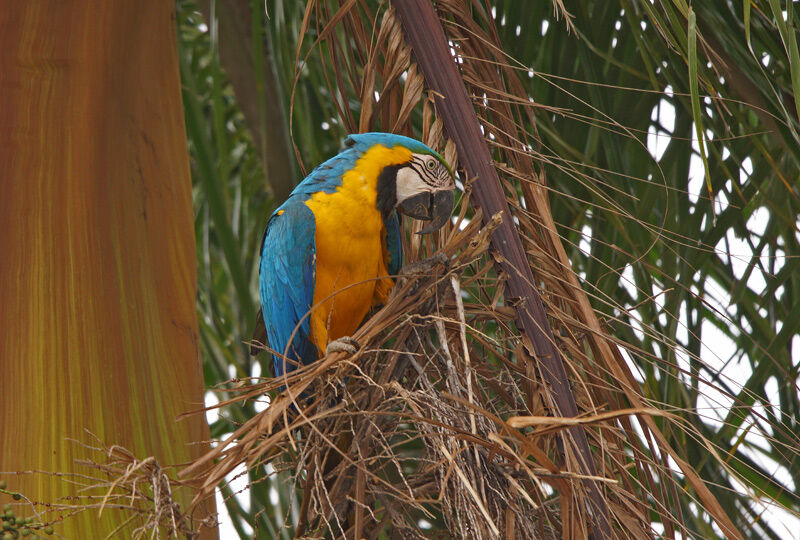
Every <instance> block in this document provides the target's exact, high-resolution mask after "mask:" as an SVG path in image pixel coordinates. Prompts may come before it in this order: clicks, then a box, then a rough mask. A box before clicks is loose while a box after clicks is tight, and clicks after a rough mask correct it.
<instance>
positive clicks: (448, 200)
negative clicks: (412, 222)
mask: <svg viewBox="0 0 800 540" xmlns="http://www.w3.org/2000/svg"><path fill="white" fill-rule="evenodd" d="M455 203H456V195H455V190H453V189H447V190H439V191H434V192H433V193H419V194H417V195H414V196H413V197H409V198H408V199H406V200H404V201H403V202H401V203H400V205H399V206H400V211H401V212H403V213H404V214H405V215H407V216H409V217H412V218H416V219H421V220H423V221H430V223H428V225H427V226H426V227H425V228H424V229H422V230H421V231H419V232H418V233H417V234H428V233H432V232H433V231H436V230H439V229H441V228H442V225H444V224H445V223H447V220H448V219H450V214H452V213H453V207H454V206H455Z"/></svg>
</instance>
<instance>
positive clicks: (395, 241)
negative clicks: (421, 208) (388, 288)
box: [383, 212, 403, 276]
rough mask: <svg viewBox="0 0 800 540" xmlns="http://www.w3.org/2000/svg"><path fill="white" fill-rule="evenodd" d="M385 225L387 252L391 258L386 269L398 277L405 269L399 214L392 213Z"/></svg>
mask: <svg viewBox="0 0 800 540" xmlns="http://www.w3.org/2000/svg"><path fill="white" fill-rule="evenodd" d="M383 224H384V226H385V227H386V250H387V251H388V252H389V257H390V258H389V261H388V264H387V265H386V268H387V270H389V275H390V276H396V275H397V273H398V272H399V271H400V268H402V267H403V244H402V242H401V240H400V219H399V218H398V216H397V212H392V213H391V214H390V215H389V217H388V218H386V220H385V221H384V222H383Z"/></svg>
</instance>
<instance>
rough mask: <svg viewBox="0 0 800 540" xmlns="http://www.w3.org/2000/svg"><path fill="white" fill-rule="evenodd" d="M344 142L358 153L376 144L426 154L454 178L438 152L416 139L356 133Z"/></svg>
mask: <svg viewBox="0 0 800 540" xmlns="http://www.w3.org/2000/svg"><path fill="white" fill-rule="evenodd" d="M344 142H345V145H346V146H349V147H352V148H355V149H356V150H358V151H359V152H360V153H363V152H366V151H367V150H369V149H370V148H372V147H373V146H375V145H376V144H382V145H384V146H387V147H389V148H391V147H393V146H397V145H400V146H404V147H405V148H408V149H409V150H411V152H412V153H414V154H426V155H430V156H433V157H435V158H436V159H437V160H439V162H440V163H441V164H442V165H444V166H445V167H446V168H447V171H448V172H449V173H450V176H452V177H453V178H455V174H453V169H452V167H450V164H449V163H447V161H445V159H444V158H443V157H442V156H441V155H440V154H439V153H438V152H436V151H435V150H434V149H433V148H431V147H430V146H428V145H426V144H424V143H421V142H420V141H418V140H416V139H412V138H411V137H405V136H403V135H396V134H394V133H378V132H372V133H357V134H353V135H349V136H348V137H347V138H346V139H345V141H344Z"/></svg>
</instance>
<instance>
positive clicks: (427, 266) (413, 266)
mask: <svg viewBox="0 0 800 540" xmlns="http://www.w3.org/2000/svg"><path fill="white" fill-rule="evenodd" d="M449 263H450V260H449V259H448V258H447V255H445V254H444V253H442V252H438V253H436V254H435V255H434V256H433V257H428V258H427V259H422V260H421V261H417V262H413V263H410V264H407V265H405V266H404V267H402V268H401V269H400V272H399V274H400V276H414V275H424V274H430V273H431V271H433V269H434V267H436V266H444V267H445V268H447V267H448V265H449Z"/></svg>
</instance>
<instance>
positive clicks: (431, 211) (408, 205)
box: [346, 133, 455, 234]
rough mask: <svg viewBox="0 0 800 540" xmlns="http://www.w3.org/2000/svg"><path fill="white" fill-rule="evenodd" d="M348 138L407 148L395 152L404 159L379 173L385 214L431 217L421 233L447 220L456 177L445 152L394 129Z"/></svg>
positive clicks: (352, 142)
mask: <svg viewBox="0 0 800 540" xmlns="http://www.w3.org/2000/svg"><path fill="white" fill-rule="evenodd" d="M346 142H347V144H350V145H355V146H362V145H363V146H367V145H368V146H370V147H371V146H373V145H375V144H380V145H383V146H385V147H387V148H396V147H401V148H402V149H405V150H406V151H403V152H397V153H393V155H396V156H402V158H401V160H400V162H397V161H396V160H393V162H391V163H388V164H387V165H386V166H384V168H383V170H382V171H381V173H380V175H379V176H378V195H377V206H378V208H379V209H380V210H381V212H383V213H384V215H386V214H389V213H391V212H392V211H393V210H398V211H399V212H401V213H403V214H405V215H407V216H409V217H412V218H416V219H420V220H423V221H429V222H430V223H428V224H427V225H426V226H425V227H424V228H423V229H422V230H421V231H419V233H418V234H427V233H431V232H434V231H436V230H438V229H440V228H441V227H442V225H444V224H445V223H447V220H448V219H450V215H451V214H452V213H453V207H454V205H455V193H454V191H455V178H454V175H453V170H452V169H451V168H450V166H449V165H448V164H447V162H446V161H445V160H444V158H443V157H442V156H440V155H439V154H438V153H436V152H435V151H434V150H432V149H431V148H430V147H428V146H427V145H425V144H423V143H421V142H419V141H417V140H415V139H411V138H409V137H404V136H402V135H394V134H390V133H362V134H359V135H351V136H350V137H348V139H347V141H346Z"/></svg>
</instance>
